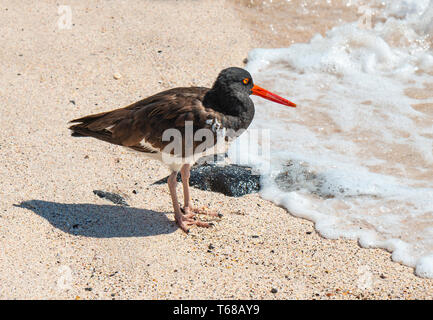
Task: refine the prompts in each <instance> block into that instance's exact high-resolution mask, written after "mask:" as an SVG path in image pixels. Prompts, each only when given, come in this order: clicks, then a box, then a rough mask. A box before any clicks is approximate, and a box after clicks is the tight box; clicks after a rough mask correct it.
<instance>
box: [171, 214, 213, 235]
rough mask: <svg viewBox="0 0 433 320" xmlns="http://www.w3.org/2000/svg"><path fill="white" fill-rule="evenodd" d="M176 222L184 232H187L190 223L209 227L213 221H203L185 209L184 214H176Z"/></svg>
mask: <svg viewBox="0 0 433 320" xmlns="http://www.w3.org/2000/svg"><path fill="white" fill-rule="evenodd" d="M187 209H188V208H187ZM182 211H183V210H182ZM176 223H177V224H178V226H179V227H180V228H181V229H182V230H183V231H184V232H186V233H188V232H189V228H188V227H190V226H192V225H196V226H198V227H202V228H209V227H212V226H213V223H211V222H204V221H200V220H197V219H196V217H195V213H193V212H188V210H187V212H185V214H182V215H180V216H176Z"/></svg>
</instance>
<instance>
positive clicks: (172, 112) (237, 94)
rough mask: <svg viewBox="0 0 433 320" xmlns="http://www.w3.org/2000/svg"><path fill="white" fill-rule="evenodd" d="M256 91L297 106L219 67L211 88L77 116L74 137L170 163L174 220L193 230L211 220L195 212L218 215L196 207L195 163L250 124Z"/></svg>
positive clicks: (237, 70)
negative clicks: (191, 181) (192, 177)
mask: <svg viewBox="0 0 433 320" xmlns="http://www.w3.org/2000/svg"><path fill="white" fill-rule="evenodd" d="M251 94H253V95H256V96H260V97H262V98H265V99H268V100H271V101H274V102H276V103H280V104H283V105H286V106H289V107H295V106H296V105H295V104H294V103H293V102H290V101H288V100H286V99H284V98H282V97H280V96H277V95H276V94H274V93H271V92H269V91H267V90H265V89H263V88H260V87H259V86H257V85H254V83H253V79H252V77H251V75H250V73H249V72H248V71H246V70H244V69H241V68H236V67H232V68H227V69H224V70H222V71H221V72H220V74H219V75H218V77H217V79H216V81H215V82H214V84H213V86H212V88H204V87H188V88H187V87H185V88H174V89H170V90H167V91H163V92H160V93H157V94H155V95H153V96H150V97H148V98H145V99H143V100H141V101H138V102H135V103H133V104H131V105H129V106H127V107H124V108H120V109H116V110H113V111H108V112H103V113H98V114H94V115H89V116H86V117H82V118H79V119H75V120H72V121H71V122H72V123H77V124H74V125H72V126H71V127H70V129H71V130H72V136H75V137H83V136H84V137H93V138H96V139H99V140H103V141H106V142H109V143H112V144H116V145H120V146H124V147H127V148H130V149H133V150H135V151H139V152H141V153H143V154H145V155H147V156H150V157H152V158H154V159H158V160H160V161H162V162H164V163H165V164H167V165H168V167H169V168H170V169H171V171H172V173H171V175H170V176H169V178H168V187H169V190H170V195H171V200H172V202H173V209H174V213H175V219H176V222H177V224H178V225H179V227H180V228H181V229H182V230H183V231H185V232H188V230H189V227H190V226H192V225H197V226H200V227H209V226H210V225H211V224H209V223H207V222H203V221H200V220H198V219H196V213H205V214H209V215H211V216H218V214H217V213H215V212H213V211H212V212H209V211H207V210H202V209H198V208H195V207H194V206H193V203H192V200H191V196H190V190H189V177H190V168H191V165H192V164H194V162H195V161H196V160H197V159H198V158H199V157H200V156H202V155H205V154H209V153H213V152H215V147H216V146H217V145H218V143H219V142H220V141H222V142H223V144H225V145H227V144H228V143H230V142H231V141H233V139H235V138H236V137H237V136H239V135H240V134H241V133H242V132H243V131H244V130H246V129H247V128H248V126H249V125H250V123H251V121H252V120H253V117H254V112H255V109H254V103H253V101H252V100H251V99H250V95H251ZM176 133H178V134H176ZM178 172H180V173H181V178H182V184H183V193H184V208H183V209H182V208H181V207H180V205H179V202H178V198H177V194H176V185H177V174H178Z"/></svg>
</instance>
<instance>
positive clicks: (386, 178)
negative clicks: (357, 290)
mask: <svg viewBox="0 0 433 320" xmlns="http://www.w3.org/2000/svg"><path fill="white" fill-rule="evenodd" d="M352 2H353V1H352ZM381 2H383V1H381ZM384 3H385V9H383V10H382V11H380V12H378V15H377V16H378V17H382V19H381V20H379V22H376V23H375V24H374V25H373V26H372V27H371V28H366V27H365V26H362V25H360V23H359V22H353V23H347V24H344V25H342V26H338V27H335V28H333V29H332V30H330V31H328V32H327V33H326V35H325V36H321V35H316V36H314V37H313V38H312V39H311V41H310V42H309V43H299V44H293V45H292V46H290V47H288V48H282V49H255V50H253V51H251V52H250V53H249V57H248V61H249V62H248V65H247V69H248V70H249V71H250V72H251V73H252V74H253V77H254V80H255V82H256V83H258V84H260V85H261V86H263V87H266V88H269V89H271V90H272V91H274V92H276V93H277V94H281V95H282V96H284V97H287V98H289V99H290V100H292V101H294V102H295V103H297V104H298V107H297V108H296V109H287V108H284V107H281V106H278V105H276V104H273V103H270V102H267V101H264V100H260V99H255V98H254V101H255V105H256V109H257V112H256V118H255V120H254V122H253V124H252V126H251V129H252V130H254V129H261V130H265V129H270V130H271V135H270V136H271V139H270V146H269V147H270V149H271V152H269V153H268V155H269V156H268V157H267V158H266V159H264V158H263V157H258V156H256V157H253V163H251V161H249V164H250V165H251V164H252V165H253V166H255V168H256V169H257V170H258V171H259V172H260V173H261V174H262V180H263V181H262V182H263V183H262V185H263V186H264V187H263V189H262V190H261V195H262V197H264V198H266V199H269V200H271V201H274V202H275V203H277V204H279V205H283V206H284V207H286V208H287V209H288V211H289V212H290V213H291V214H293V215H295V216H298V217H302V218H306V219H309V220H312V221H314V222H315V226H316V229H317V230H318V231H319V232H320V234H322V235H323V236H325V237H327V238H333V239H335V238H339V237H345V238H350V239H357V240H358V242H359V243H360V245H361V246H363V247H381V248H384V249H386V250H389V251H390V252H392V259H393V260H394V261H397V262H400V263H403V264H405V265H408V266H411V267H414V268H415V272H416V274H417V275H419V276H422V277H430V278H433V112H428V109H429V108H430V109H431V108H433V97H432V95H431V94H430V95H429V94H424V95H421V96H420V97H418V96H414V95H413V94H408V92H410V91H411V90H412V91H415V92H424V93H425V92H428V89H427V88H428V86H430V88H431V86H432V85H433V76H432V72H433V52H432V50H431V48H430V45H431V40H432V38H431V36H432V25H433V23H432V20H433V1H407V0H405V1H385V2H384ZM373 4H374V3H373ZM420 105H421V106H424V107H423V108H421V107H419V108H417V107H416V106H420ZM426 109H427V112H426ZM420 110H421V111H420ZM244 142H245V140H243V139H240V140H239V142H238V143H237V144H236V145H235V146H234V147H233V148H232V150H234V149H236V147H238V148H240V149H242V144H243V143H244ZM263 147H268V146H263V145H262V148H263ZM244 152H248V150H245V151H244ZM230 155H231V157H232V158H233V159H234V161H236V162H239V163H242V162H245V161H242V160H240V159H239V158H236V156H235V154H234V152H232V151H231V153H230ZM250 160H251V158H250ZM264 162H267V163H269V164H270V165H268V166H263V163H264ZM263 168H266V170H264V169H263Z"/></svg>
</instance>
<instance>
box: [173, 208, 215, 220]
mask: <svg viewBox="0 0 433 320" xmlns="http://www.w3.org/2000/svg"><path fill="white" fill-rule="evenodd" d="M181 210H182V212H183V213H184V214H187V212H188V213H194V214H195V213H197V214H204V215H207V216H209V217H218V218H222V217H223V215H222V214H221V213H219V212H217V211H215V210H212V209H210V208H208V207H206V206H203V207H200V208H197V207H194V206H189V207H185V208H181Z"/></svg>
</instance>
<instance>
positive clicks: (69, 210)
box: [14, 200, 177, 238]
mask: <svg viewBox="0 0 433 320" xmlns="http://www.w3.org/2000/svg"><path fill="white" fill-rule="evenodd" d="M14 206H15V207H19V208H25V209H28V210H31V211H33V212H34V213H36V214H37V215H39V216H41V217H43V218H45V219H47V220H48V222H49V223H51V225H52V226H54V227H55V228H58V229H60V230H62V231H64V232H67V233H70V234H73V235H80V236H85V237H93V238H113V237H146V236H153V235H159V234H168V233H172V232H174V231H176V230H177V227H176V225H175V223H174V222H173V221H170V220H169V219H168V218H167V216H166V213H164V212H157V211H152V210H146V209H138V208H131V207H124V206H115V205H96V204H87V203H83V204H72V203H71V204H68V203H57V202H49V201H43V200H29V201H23V202H21V203H20V204H15V205H14Z"/></svg>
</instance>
